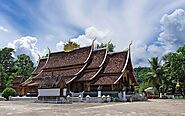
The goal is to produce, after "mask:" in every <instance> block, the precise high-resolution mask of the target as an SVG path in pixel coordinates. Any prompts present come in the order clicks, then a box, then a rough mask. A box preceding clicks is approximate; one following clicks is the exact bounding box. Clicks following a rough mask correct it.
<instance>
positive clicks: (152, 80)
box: [143, 57, 163, 91]
mask: <svg viewBox="0 0 185 116" xmlns="http://www.w3.org/2000/svg"><path fill="white" fill-rule="evenodd" d="M148 61H149V63H150V70H149V71H148V72H147V73H146V74H145V79H144V80H143V81H144V82H146V83H148V84H150V85H152V86H153V87H156V88H157V90H158V91H159V89H160V87H161V86H162V78H163V77H162V75H163V69H162V67H161V64H160V61H159V60H158V57H153V58H151V59H150V60H148Z"/></svg>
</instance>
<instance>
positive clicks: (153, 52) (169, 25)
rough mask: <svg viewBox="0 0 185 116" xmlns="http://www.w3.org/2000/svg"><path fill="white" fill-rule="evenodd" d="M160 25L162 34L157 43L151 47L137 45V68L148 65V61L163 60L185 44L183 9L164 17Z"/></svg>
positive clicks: (135, 51)
mask: <svg viewBox="0 0 185 116" xmlns="http://www.w3.org/2000/svg"><path fill="white" fill-rule="evenodd" d="M160 24H161V33H159V37H158V38H157V41H154V42H153V43H151V44H149V45H146V44H144V45H142V44H136V46H135V47H134V48H133V58H134V64H135V66H140V65H142V66H143V65H144V64H146V65H147V63H146V61H147V60H146V59H148V58H151V57H159V58H161V57H162V56H163V55H164V54H166V53H169V52H175V51H176V50H177V49H178V48H179V47H180V46H182V45H183V44H184V43H185V11H184V10H183V9H176V10H175V11H174V12H172V13H171V14H165V15H163V16H162V18H161V20H160ZM143 60H144V61H143Z"/></svg>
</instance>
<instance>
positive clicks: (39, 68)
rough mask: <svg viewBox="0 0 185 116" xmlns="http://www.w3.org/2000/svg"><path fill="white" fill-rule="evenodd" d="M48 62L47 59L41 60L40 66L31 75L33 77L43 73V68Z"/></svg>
mask: <svg viewBox="0 0 185 116" xmlns="http://www.w3.org/2000/svg"><path fill="white" fill-rule="evenodd" d="M46 61H47V59H46V58H45V59H40V60H39V63H38V65H37V67H36V68H35V70H34V71H33V72H32V73H31V74H32V76H36V75H38V74H39V73H40V72H41V70H42V68H43V66H44V65H45V64H46Z"/></svg>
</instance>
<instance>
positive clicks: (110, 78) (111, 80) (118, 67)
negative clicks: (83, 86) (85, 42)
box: [92, 50, 129, 85]
mask: <svg viewBox="0 0 185 116" xmlns="http://www.w3.org/2000/svg"><path fill="white" fill-rule="evenodd" d="M128 55H129V53H128V50H126V51H123V52H116V53H111V54H108V55H107V58H106V63H105V65H104V70H103V72H102V73H100V74H99V75H98V76H97V78H96V79H95V80H94V81H93V82H92V84H93V85H98V84H99V85H110V84H111V85H112V84H116V83H115V82H116V81H117V80H119V78H120V77H121V76H122V74H123V72H122V71H123V69H124V68H125V66H126V65H127V64H126V63H127V60H128V59H127V58H128Z"/></svg>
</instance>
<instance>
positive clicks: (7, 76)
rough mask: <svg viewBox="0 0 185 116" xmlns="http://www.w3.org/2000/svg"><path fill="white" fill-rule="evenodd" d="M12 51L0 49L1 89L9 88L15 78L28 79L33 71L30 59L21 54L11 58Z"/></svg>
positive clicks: (10, 49)
mask: <svg viewBox="0 0 185 116" xmlns="http://www.w3.org/2000/svg"><path fill="white" fill-rule="evenodd" d="M13 53H14V49H12V48H3V49H0V84H1V86H2V88H5V87H6V86H9V85H10V84H11V82H12V80H13V78H14V77H15V76H23V77H29V76H30V74H31V72H32V71H33V62H32V61H31V60H30V57H29V56H27V55H25V54H22V55H18V56H17V60H15V59H14V57H13Z"/></svg>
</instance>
